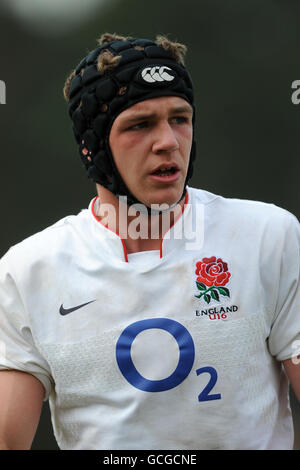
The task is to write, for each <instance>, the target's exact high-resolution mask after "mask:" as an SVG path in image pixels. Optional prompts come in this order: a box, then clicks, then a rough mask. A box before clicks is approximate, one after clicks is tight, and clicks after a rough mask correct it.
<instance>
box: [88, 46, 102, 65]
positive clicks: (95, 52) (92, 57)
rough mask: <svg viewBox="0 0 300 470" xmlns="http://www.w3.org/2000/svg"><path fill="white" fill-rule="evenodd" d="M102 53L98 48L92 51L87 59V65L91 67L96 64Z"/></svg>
mask: <svg viewBox="0 0 300 470" xmlns="http://www.w3.org/2000/svg"><path fill="white" fill-rule="evenodd" d="M100 51H101V47H97V49H94V50H93V51H91V52H90V53H89V55H88V56H87V58H86V63H87V64H89V65H90V64H92V63H93V62H95V60H96V59H97V57H98V55H99V54H100Z"/></svg>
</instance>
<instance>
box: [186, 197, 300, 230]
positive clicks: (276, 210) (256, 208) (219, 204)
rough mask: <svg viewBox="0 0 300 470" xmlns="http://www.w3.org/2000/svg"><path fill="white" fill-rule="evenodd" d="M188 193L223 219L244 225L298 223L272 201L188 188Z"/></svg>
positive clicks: (195, 201) (195, 200)
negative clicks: (226, 195)
mask: <svg viewBox="0 0 300 470" xmlns="http://www.w3.org/2000/svg"><path fill="white" fill-rule="evenodd" d="M189 194H190V195H191V198H190V199H191V200H192V202H193V203H194V204H203V205H204V206H205V207H207V209H208V210H209V209H211V212H212V213H214V214H215V215H216V217H220V218H222V219H223V220H224V219H227V220H231V221H232V220H235V221H240V222H241V221H243V222H244V223H245V224H246V225H249V224H250V225H252V224H254V225H257V224H263V225H268V224H275V225H279V226H281V227H283V226H285V227H288V226H289V225H290V224H292V225H299V222H298V219H297V218H296V216H295V215H294V214H292V213H291V212H290V211H288V210H287V209H284V208H283V207H280V206H278V205H276V204H274V203H270V202H264V201H258V200H251V199H241V198H233V197H225V196H222V195H219V194H213V193H211V192H209V191H206V190H202V189H196V188H189Z"/></svg>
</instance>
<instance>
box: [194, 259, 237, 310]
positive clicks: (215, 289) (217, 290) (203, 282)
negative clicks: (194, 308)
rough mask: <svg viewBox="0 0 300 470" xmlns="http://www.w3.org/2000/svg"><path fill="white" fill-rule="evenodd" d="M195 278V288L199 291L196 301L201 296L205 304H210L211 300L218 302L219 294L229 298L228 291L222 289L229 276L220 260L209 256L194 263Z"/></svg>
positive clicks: (226, 267)
mask: <svg viewBox="0 0 300 470" xmlns="http://www.w3.org/2000/svg"><path fill="white" fill-rule="evenodd" d="M195 274H196V276H197V279H196V286H197V289H198V290H199V291H200V294H199V295H196V297H197V298H198V299H201V297H202V296H203V298H204V300H205V302H206V303H208V304H209V303H210V301H211V299H213V300H217V301H218V302H219V300H220V294H221V295H223V296H226V297H229V294H230V292H229V289H227V287H224V286H225V285H226V284H227V282H228V281H229V278H230V276H231V274H230V272H229V271H228V265H227V263H225V262H224V261H223V260H222V259H221V258H218V259H217V258H216V256H211V257H210V258H203V259H202V261H198V262H197V263H196V271H195Z"/></svg>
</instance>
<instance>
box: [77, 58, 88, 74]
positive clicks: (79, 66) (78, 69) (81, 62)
mask: <svg viewBox="0 0 300 470" xmlns="http://www.w3.org/2000/svg"><path fill="white" fill-rule="evenodd" d="M85 65H86V61H85V57H84V58H83V59H82V60H81V61H80V62H79V64H78V65H77V67H76V69H75V72H76V73H79V72H80V70H81V69H82V67H85Z"/></svg>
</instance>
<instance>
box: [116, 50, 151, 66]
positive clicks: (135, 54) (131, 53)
mask: <svg viewBox="0 0 300 470" xmlns="http://www.w3.org/2000/svg"><path fill="white" fill-rule="evenodd" d="M121 57H122V58H121V60H120V62H119V64H118V65H119V66H121V65H125V64H128V62H132V61H134V60H141V59H144V57H145V56H144V54H143V52H142V51H137V50H136V49H127V51H124V52H122V56H121Z"/></svg>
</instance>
